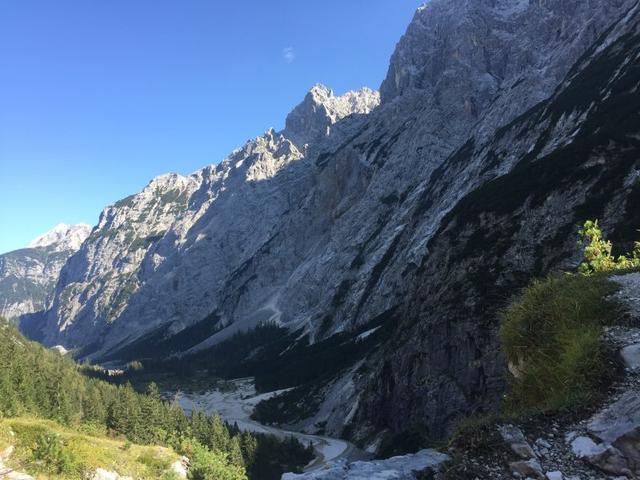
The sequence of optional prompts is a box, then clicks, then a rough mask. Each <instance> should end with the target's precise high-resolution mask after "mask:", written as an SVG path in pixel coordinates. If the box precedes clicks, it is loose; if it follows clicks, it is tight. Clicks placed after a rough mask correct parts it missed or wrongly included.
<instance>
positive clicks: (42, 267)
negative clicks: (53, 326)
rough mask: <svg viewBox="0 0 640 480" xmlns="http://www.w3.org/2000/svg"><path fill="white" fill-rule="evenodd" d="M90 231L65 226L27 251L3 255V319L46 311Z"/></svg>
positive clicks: (86, 227) (0, 313) (0, 276)
mask: <svg viewBox="0 0 640 480" xmlns="http://www.w3.org/2000/svg"><path fill="white" fill-rule="evenodd" d="M90 232H91V227H90V226H89V225H84V224H79V225H67V224H64V223H61V224H59V225H56V226H55V227H54V228H53V229H52V230H50V231H48V232H46V233H44V234H43V235H40V236H39V237H37V238H35V239H34V240H33V241H32V242H30V243H29V245H28V247H27V248H23V249H20V250H16V251H14V252H8V253H5V254H3V255H0V316H3V317H6V318H14V317H19V316H20V315H24V314H27V313H33V312H36V311H39V310H42V309H44V308H46V307H47V306H48V297H49V295H50V294H51V293H52V291H53V289H54V287H55V284H56V281H57V280H58V276H59V274H60V270H61V269H62V267H63V265H64V264H65V263H66V261H67V260H68V259H69V258H70V257H71V256H72V255H73V254H74V253H75V252H76V251H77V250H78V249H79V248H80V246H81V245H82V243H83V242H84V241H85V239H86V238H87V237H88V236H89V233H90Z"/></svg>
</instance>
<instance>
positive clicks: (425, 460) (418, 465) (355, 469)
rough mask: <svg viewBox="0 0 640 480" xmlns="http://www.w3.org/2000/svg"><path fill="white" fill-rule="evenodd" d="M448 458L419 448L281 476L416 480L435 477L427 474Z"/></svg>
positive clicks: (327, 479) (284, 479)
mask: <svg viewBox="0 0 640 480" xmlns="http://www.w3.org/2000/svg"><path fill="white" fill-rule="evenodd" d="M447 460H449V457H448V456H447V455H445V454H443V453H439V452H436V451H434V450H421V451H419V452H417V453H415V454H410V455H401V456H397V457H392V458H389V459H386V460H372V461H360V462H352V463H346V462H337V463H335V462H334V463H329V464H328V465H326V466H325V467H323V468H322V469H320V470H316V471H313V472H308V473H302V474H294V473H285V474H284V475H283V476H282V480H349V479H352V480H357V479H364V478H367V479H371V480H415V479H416V478H417V475H421V476H420V478H434V477H428V476H427V475H435V474H436V473H437V472H438V471H439V470H440V467H441V466H442V464H443V463H445V462H446V461H447Z"/></svg>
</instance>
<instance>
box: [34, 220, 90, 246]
mask: <svg viewBox="0 0 640 480" xmlns="http://www.w3.org/2000/svg"><path fill="white" fill-rule="evenodd" d="M90 232H91V227H90V226H89V225H87V224H84V223H80V224H77V225H67V224H66V223H59V224H58V225H56V226H55V227H54V228H52V229H51V230H49V231H48V232H46V233H44V234H42V235H40V236H39V237H37V238H35V239H34V240H32V241H31V242H30V243H29V245H28V246H27V247H28V248H38V247H49V246H52V245H53V246H54V248H55V249H56V251H63V250H78V249H79V248H80V245H82V242H84V241H85V239H86V238H87V237H88V236H89V233H90Z"/></svg>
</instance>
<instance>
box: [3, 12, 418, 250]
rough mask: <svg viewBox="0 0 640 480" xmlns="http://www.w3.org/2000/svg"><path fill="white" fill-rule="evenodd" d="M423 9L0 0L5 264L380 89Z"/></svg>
mask: <svg viewBox="0 0 640 480" xmlns="http://www.w3.org/2000/svg"><path fill="white" fill-rule="evenodd" d="M420 3H422V2H421V1H420V0H324V1H311V0H273V1H258V0H235V1H225V0H108V1H107V0H55V1H52V0H0V252H6V251H9V250H13V249H17V248H21V247H23V246H25V245H26V244H27V243H28V242H29V241H30V240H31V239H32V238H34V237H36V236H38V235H39V234H41V233H43V232H44V231H46V230H49V229H50V228H52V227H53V226H54V225H56V224H57V223H60V222H64V223H79V222H84V223H89V224H91V225H94V224H95V223H96V222H97V220H98V216H99V213H100V211H101V210H102V208H103V207H105V206H106V205H108V204H110V203H113V202H114V201H116V200H118V199H120V198H123V197H125V196H127V195H129V194H131V193H135V192H137V191H139V190H140V189H141V188H143V187H144V186H145V185H146V184H147V183H148V182H149V180H150V179H151V178H153V177H154V176H156V175H159V174H162V173H166V172H178V173H183V174H188V173H191V172H193V171H195V170H197V169H199V168H201V167H203V166H204V165H207V164H210V163H218V162H219V161H220V160H222V159H223V158H224V157H225V156H226V155H227V154H228V153H229V152H231V150H233V149H234V148H236V147H238V146H240V145H242V144H243V143H244V142H245V141H246V140H247V139H249V138H252V137H255V136H257V135H259V134H261V133H262V132H264V131H265V130H266V129H267V128H269V127H274V128H276V129H279V128H282V127H283V126H284V119H285V117H286V114H287V113H288V112H289V111H290V110H291V108H292V107H293V106H295V105H296V104H297V103H299V101H300V100H302V98H303V97H304V94H305V93H306V91H307V90H308V89H309V88H310V87H311V86H312V85H314V84H315V83H318V82H320V83H324V84H326V85H327V86H329V87H331V88H332V89H334V91H335V92H336V93H343V92H344V91H347V90H351V89H355V88H359V87H361V86H365V85H366V86H370V87H373V88H378V87H379V85H380V83H381V81H382V80H383V78H384V76H385V75H386V71H387V67H388V63H389V58H390V56H391V53H392V52H393V49H394V47H395V44H396V43H397V41H398V40H399V39H400V37H401V35H402V34H403V33H404V31H405V29H406V26H407V25H408V23H409V21H410V20H411V18H412V16H413V12H414V11H415V9H416V8H417V7H418V6H419V5H420Z"/></svg>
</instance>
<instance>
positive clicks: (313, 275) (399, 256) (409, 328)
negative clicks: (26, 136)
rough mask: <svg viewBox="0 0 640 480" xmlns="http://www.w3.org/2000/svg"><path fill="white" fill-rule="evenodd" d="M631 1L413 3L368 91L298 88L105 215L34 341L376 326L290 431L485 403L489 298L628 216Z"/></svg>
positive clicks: (433, 419)
mask: <svg viewBox="0 0 640 480" xmlns="http://www.w3.org/2000/svg"><path fill="white" fill-rule="evenodd" d="M636 9H637V6H636V2H635V1H634V0H607V1H604V0H592V1H577V0H576V1H566V0H562V1H560V0H557V1H556V0H549V1H536V2H529V1H520V0H510V1H508V0H494V1H490V0H479V1H468V0H432V1H431V2H428V3H427V4H426V5H425V6H424V7H421V8H420V9H418V11H417V12H416V14H415V17H414V20H413V21H412V22H411V24H410V25H409V27H408V29H407V33H406V34H405V36H404V37H403V38H402V39H401V40H400V42H399V44H398V46H397V48H396V51H395V53H394V55H393V57H392V60H391V66H390V68H389V74H388V76H387V78H386V79H385V81H384V82H383V84H382V87H381V94H380V97H381V103H380V104H379V101H380V97H379V96H378V94H377V93H376V92H373V91H371V90H368V89H363V90H361V91H359V92H351V93H348V94H346V95H344V96H335V95H334V94H332V93H331V92H330V91H329V90H328V89H327V88H326V87H322V86H316V87H314V88H313V89H312V90H311V91H310V92H309V93H308V95H307V96H306V97H305V99H304V101H303V102H302V103H301V104H300V105H299V106H298V107H296V108H295V109H294V110H293V111H292V113H291V114H290V115H289V117H288V119H287V122H286V128H285V129H284V130H283V131H282V132H276V131H274V130H269V131H267V132H266V133H265V134H264V135H263V136H261V137H258V138H256V139H254V140H251V141H249V142H248V143H247V144H245V145H244V146H243V147H242V148H240V149H238V150H236V151H234V152H233V153H232V154H231V155H229V156H228V157H227V158H226V159H225V160H224V161H223V162H222V163H220V164H219V165H216V166H210V167H206V168H204V169H203V170H201V171H198V172H196V173H194V174H193V175H191V176H188V177H182V176H178V175H169V176H164V177H160V178H158V179H155V180H154V181H152V182H151V184H150V185H149V186H148V187H147V188H145V190H143V192H141V193H139V194H137V195H134V196H132V197H129V198H127V199H125V200H123V201H121V202H118V203H116V204H115V205H113V206H111V207H108V208H107V209H106V210H105V211H104V212H103V214H102V216H101V219H100V223H99V225H98V227H97V228H96V229H94V231H93V232H92V234H91V236H90V237H89V239H88V240H87V241H86V242H85V243H84V244H83V246H82V248H81V249H80V251H79V252H78V253H77V254H76V255H74V256H73V257H72V258H71V259H70V260H69V262H68V263H67V265H66V266H65V267H64V269H63V271H62V274H61V275H60V279H59V282H58V285H57V287H56V290H55V294H54V297H53V303H52V306H51V308H50V309H49V310H48V312H46V314H44V315H42V316H40V317H39V318H38V319H37V321H36V322H35V323H36V324H37V325H38V328H39V331H40V334H41V335H42V338H43V339H44V341H45V343H47V344H50V345H55V344H62V345H64V346H65V347H67V348H69V347H87V346H90V348H88V349H86V353H87V355H89V356H91V357H92V358H94V359H105V358H111V359H114V358H115V359H117V358H118V355H119V352H120V351H121V349H122V347H123V346H126V345H132V344H134V342H136V341H137V340H139V339H140V338H142V337H143V336H145V335H149V334H151V333H153V332H162V336H163V337H166V336H171V335H174V334H176V333H178V332H180V331H181V330H183V329H185V328H186V327H189V326H192V325H194V324H197V323H198V322H201V323H202V322H204V323H210V324H211V325H212V328H208V329H206V330H207V331H208V332H209V334H207V335H205V336H202V337H201V338H195V339H191V340H193V341H192V342H191V343H190V344H189V346H188V350H189V351H190V352H194V351H200V350H202V349H205V348H209V347H212V346H214V345H216V344H217V343H219V342H221V341H224V340H225V339H227V338H229V337H230V336H231V335H233V334H234V333H235V332H237V331H240V330H246V329H250V328H251V327H253V326H255V325H257V324H259V323H260V322H264V321H271V322H277V323H279V324H280V325H282V326H285V327H287V328H289V329H290V331H296V332H298V333H299V338H301V337H303V336H305V335H307V336H308V338H309V339H310V341H311V342H314V341H318V340H320V339H322V338H327V337H329V336H331V335H333V334H335V333H338V332H343V331H348V330H351V329H353V328H356V327H358V328H362V327H365V326H366V325H367V324H368V323H370V322H372V321H374V320H376V319H377V320H380V319H381V318H386V319H387V320H388V321H390V322H392V323H394V325H395V326H396V328H395V330H393V333H392V334H390V336H389V338H388V339H386V340H385V342H382V343H381V344H380V345H378V346H377V348H376V350H375V351H373V352H370V354H368V355H367V357H366V358H361V359H359V363H357V365H355V366H354V367H353V368H350V369H348V370H346V372H347V373H345V371H341V372H330V373H333V374H334V378H333V380H332V381H331V382H329V383H327V385H326V388H325V391H324V399H323V401H322V402H321V405H320V407H319V409H318V412H317V414H316V415H315V416H314V417H313V418H311V419H309V421H308V422H306V423H305V422H301V424H300V426H301V427H302V428H308V429H313V425H319V424H324V425H325V426H326V427H325V428H326V432H327V433H332V434H340V433H342V429H343V427H344V425H345V424H349V423H351V424H352V427H351V428H350V431H351V434H352V435H353V436H356V437H360V438H364V439H370V438H372V436H374V435H375V434H376V433H378V432H380V431H391V432H401V431H403V430H407V429H409V428H410V427H411V422H415V423H417V424H420V425H422V426H424V427H425V428H426V429H427V430H428V431H429V432H430V433H431V434H432V435H433V437H434V438H435V437H439V436H444V435H446V433H447V432H448V431H449V430H450V428H451V426H452V425H453V424H454V423H455V421H456V419H457V418H458V417H459V416H460V415H465V414H468V413H471V412H474V411H483V410H486V409H490V408H491V407H492V406H495V405H497V404H498V400H499V397H500V395H501V393H502V371H503V365H502V360H501V358H500V355H499V354H498V348H497V343H496V335H495V331H496V322H497V321H496V315H495V313H496V309H497V307H498V306H499V305H500V302H504V299H505V298H506V297H508V296H509V295H510V294H511V293H512V292H513V291H515V289H517V288H518V287H519V286H521V285H523V284H524V283H526V282H527V281H528V280H529V279H530V278H531V277H532V276H533V275H544V274H545V273H547V272H548V271H550V270H551V269H554V268H558V267H559V266H566V265H571V262H573V261H575V256H576V254H577V250H576V246H575V240H576V238H575V231H574V227H576V225H577V223H578V222H579V221H580V220H581V219H582V218H583V217H584V216H585V215H587V214H589V215H592V216H598V217H604V216H605V215H604V214H605V213H606V215H607V218H608V219H609V220H608V222H609V226H610V227H611V228H612V229H615V228H617V227H616V226H617V225H623V224H624V222H627V221H628V222H629V223H631V222H630V221H629V220H628V219H627V220H625V218H626V217H625V211H626V210H625V205H626V202H627V198H628V197H629V196H630V195H631V193H632V191H633V189H634V188H635V185H636V183H637V178H638V177H637V175H636V176H633V172H634V171H636V170H637V168H636V166H635V164H634V163H633V162H634V161H636V160H633V159H634V158H635V159H637V158H638V156H635V157H633V156H632V155H631V156H627V155H626V153H624V152H627V151H629V150H631V151H634V150H633V149H634V148H637V146H636V145H635V143H634V142H636V141H637V138H636V137H634V135H637V134H636V133H634V131H633V130H634V128H636V127H637V126H634V125H635V124H634V123H633V122H634V121H635V118H636V116H637V109H636V110H633V109H632V108H630V107H629V109H628V111H627V110H625V112H626V113H625V115H624V116H619V117H616V115H615V114H614V113H612V112H615V111H616V109H618V110H619V109H620V108H622V107H621V105H627V106H633V105H634V103H633V102H634V101H636V100H637V98H636V97H635V96H634V95H637V92H636V91H635V90H633V88H632V87H633V86H634V85H635V84H634V83H633V74H634V73H633V72H634V70H632V69H631V70H629V65H633V64H634V62H635V60H634V59H637V56H636V54H637V52H636V50H635V48H636V46H635V44H633V41H632V40H630V38H631V39H634V38H635V37H634V35H635V30H636V29H637V25H638V17H637V12H636ZM621 52H622V53H621ZM625 69H626V70H625ZM603 72H604V73H603ZM625 75H626V76H625ZM587 78H589V79H590V80H589V81H587ZM627 96H628V97H629V98H627ZM616 101H617V102H620V103H619V104H616V103H612V102H616ZM625 108H626V107H625ZM248 114H250V112H248ZM634 115H635V116H634ZM625 122H627V123H625ZM612 124H615V125H617V126H619V127H620V129H619V132H614V131H611V130H608V127H607V128H605V127H606V126H608V125H609V126H610V125H612ZM625 129H626V130H625ZM587 132H588V133H589V136H587V137H586V136H585V135H587ZM603 132H604V133H603ZM605 135H609V137H606V136H605ZM620 135H622V136H620ZM614 136H615V141H614V142H613V143H611V141H610V140H612V138H613V137H614ZM619 136H620V137H619ZM610 137H611V138H610ZM618 137H619V138H618ZM634 139H636V140H634ZM591 140H593V141H597V142H600V143H597V144H596V143H593V144H592V143H589V142H590V141H591ZM616 142H617V143H616ZM625 142H627V143H628V144H627V143H625ZM609 148H611V150H608V149H609ZM567 149H568V150H567ZM571 149H574V150H571ZM567 152H568V153H567ZM571 152H577V153H575V155H574V153H571ZM554 155H555V156H554ZM567 159H571V160H567ZM608 162H609V163H608ZM634 169H636V170H634ZM522 172H524V173H522ZM496 179H499V180H496ZM594 198H597V199H598V201H597V202H594V201H593V200H592V199H594ZM620 228H622V227H620ZM628 229H629V230H630V228H628ZM619 232H623V230H619ZM619 235H620V236H622V235H623V233H619ZM162 354H163V352H159V353H158V355H162ZM358 367H361V368H358Z"/></svg>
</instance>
